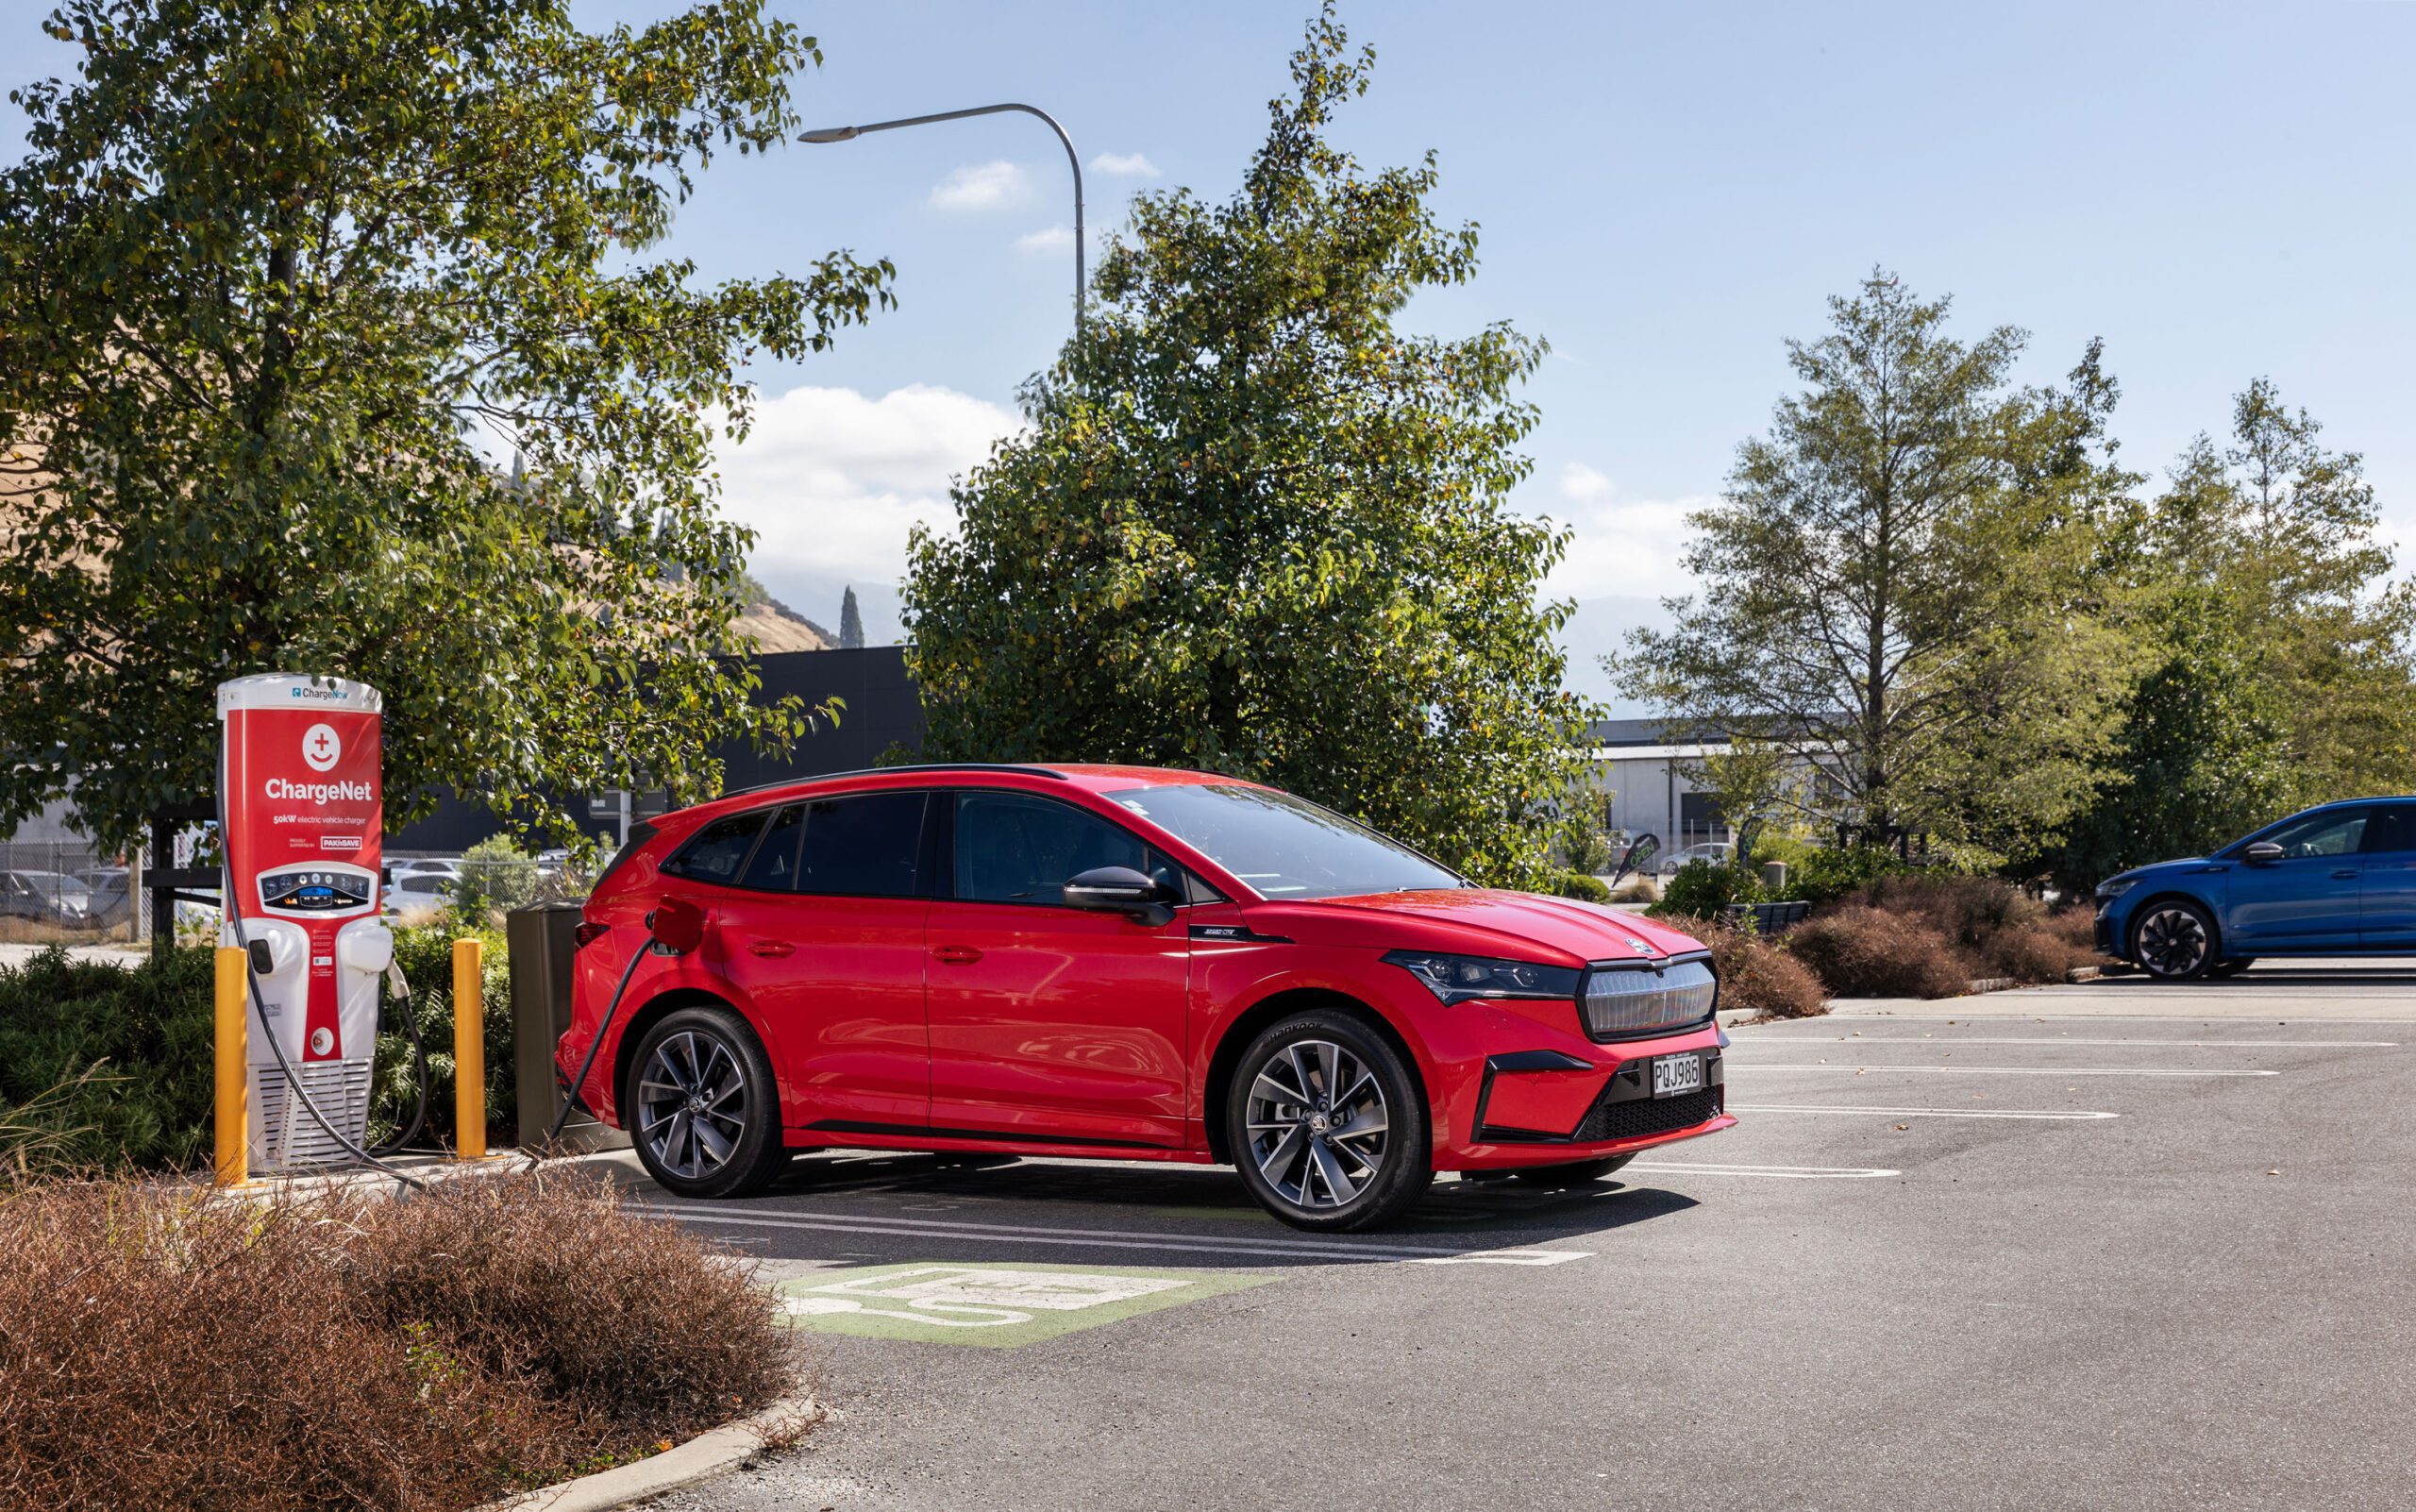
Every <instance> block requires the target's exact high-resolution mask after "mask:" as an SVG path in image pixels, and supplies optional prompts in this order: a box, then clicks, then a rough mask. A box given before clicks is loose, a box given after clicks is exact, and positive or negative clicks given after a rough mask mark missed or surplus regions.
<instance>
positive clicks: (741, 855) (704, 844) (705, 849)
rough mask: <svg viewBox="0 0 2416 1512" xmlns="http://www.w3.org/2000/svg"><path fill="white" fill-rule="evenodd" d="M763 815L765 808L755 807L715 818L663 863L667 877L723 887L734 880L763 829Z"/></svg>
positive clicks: (745, 863)
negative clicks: (741, 812)
mask: <svg viewBox="0 0 2416 1512" xmlns="http://www.w3.org/2000/svg"><path fill="white" fill-rule="evenodd" d="M766 816H767V811H766V810H763V809H755V810H753V811H751V812H749V813H746V814H730V815H723V816H722V817H721V818H718V819H715V820H714V821H713V823H711V824H708V825H706V826H705V827H704V828H703V829H702V830H699V831H697V832H696V838H695V839H693V840H690V841H689V842H688V843H687V844H686V845H684V846H682V847H680V848H679V854H678V855H676V856H674V857H672V858H671V859H670V860H669V861H666V862H664V863H663V870H664V871H665V872H666V873H668V874H670V875H671V876H674V877H686V878H688V879H690V880H691V881H694V882H720V883H721V884H722V885H724V886H728V885H730V883H732V882H736V881H738V868H740V867H741V866H744V865H747V853H748V852H749V851H751V850H753V849H754V848H755V837H756V836H757V835H759V834H761V833H762V832H763V820H764V818H765V817H766Z"/></svg>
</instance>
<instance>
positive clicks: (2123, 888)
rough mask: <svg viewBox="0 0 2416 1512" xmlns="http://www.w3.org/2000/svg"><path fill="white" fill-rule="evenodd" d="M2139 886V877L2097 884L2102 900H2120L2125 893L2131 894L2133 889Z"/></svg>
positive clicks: (2122, 878)
mask: <svg viewBox="0 0 2416 1512" xmlns="http://www.w3.org/2000/svg"><path fill="white" fill-rule="evenodd" d="M2138 885H2139V879H2138V878H2137V877H2116V878H2114V879H2112V880H2111V881H2109V882H2099V883H2098V884H2097V896H2098V897H2100V898H2120V897H2122V895H2123V894H2124V893H2127V892H2129V891H2130V890H2131V889H2132V888H2134V887H2137V886H2138Z"/></svg>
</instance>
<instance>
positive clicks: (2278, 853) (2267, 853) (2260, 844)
mask: <svg viewBox="0 0 2416 1512" xmlns="http://www.w3.org/2000/svg"><path fill="white" fill-rule="evenodd" d="M2283 854H2284V852H2283V850H2282V848H2281V847H2280V846H2277V845H2275V844H2274V843H2273V841H2271V840H2259V841H2257V843H2256V844H2255V845H2253V846H2250V847H2249V848H2247V849H2245V850H2243V851H2241V852H2240V859H2241V860H2243V861H2245V862H2247V863H2248V864H2249V865H2252V866H2265V865H2272V864H2273V863H2274V862H2276V861H2279V860H2281V859H2282V856H2283Z"/></svg>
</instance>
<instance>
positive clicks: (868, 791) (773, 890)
mask: <svg viewBox="0 0 2416 1512" xmlns="http://www.w3.org/2000/svg"><path fill="white" fill-rule="evenodd" d="M992 791H1003V790H999V789H993V790H992ZM937 793H938V790H937V789H933V788H927V787H862V788H857V789H855V790H854V791H852V792H847V793H798V794H793V795H791V796H790V797H789V798H786V799H784V800H782V801H780V802H777V803H766V804H763V805H761V806H759V807H756V808H752V809H733V810H731V811H730V813H728V814H720V815H714V816H713V818H710V819H707V820H706V821H705V822H704V823H703V824H700V825H698V826H697V827H696V831H695V832H693V833H691V834H690V835H689V836H688V838H687V839H685V840H682V841H681V842H679V849H677V850H674V851H673V852H672V853H671V854H670V855H668V856H666V857H664V858H663V865H661V866H660V867H658V868H657V869H658V870H659V871H661V872H662V873H663V876H665V877H669V878H671V879H673V880H674V881H676V882H687V883H689V884H691V885H693V886H697V887H724V888H728V889H729V890H730V891H731V892H733V893H747V894H748V895H750V896H752V897H756V898H862V899H867V900H870V901H876V902H878V901H882V900H898V899H929V898H931V889H930V887H929V886H928V885H927V884H926V882H925V881H924V872H925V867H926V864H927V862H928V861H929V858H930V849H931V829H932V825H931V799H932V798H933V797H935V796H936V795H937ZM884 794H906V795H912V796H914V797H918V798H922V799H923V817H922V821H921V824H920V830H919V834H918V836H917V839H916V842H915V857H914V891H913V892H908V893H817V892H808V891H807V890H806V889H804V888H802V887H753V886H749V885H747V882H746V881H745V878H746V876H747V872H748V871H750V870H752V869H753V867H754V865H755V855H756V852H757V851H760V850H762V849H763V838H764V836H766V835H768V834H770V833H771V832H772V820H773V819H774V818H775V817H776V816H778V815H779V814H780V810H782V809H791V808H795V809H808V810H810V809H812V807H813V806H814V804H816V803H830V802H836V801H837V800H839V799H841V798H879V797H881V796H882V795H884ZM949 812H950V814H951V815H953V813H954V805H953V804H951V805H949ZM749 814H757V815H763V817H761V818H760V819H758V820H757V821H756V824H755V838H754V839H753V840H752V841H750V842H748V844H747V854H746V856H745V857H744V858H742V859H741V860H740V861H739V863H738V870H737V873H736V877H737V879H738V880H735V881H731V882H715V881H714V880H713V879H712V878H710V877H691V876H688V875H687V874H685V873H683V872H678V871H674V870H672V869H671V868H672V867H673V866H674V865H677V864H678V862H679V858H680V857H681V856H683V855H685V854H686V853H687V851H688V848H689V847H690V846H693V845H695V844H696V842H697V841H698V840H699V839H701V838H703V836H704V832H706V831H707V830H710V829H712V828H713V826H714V825H716V824H719V823H721V822H722V820H724V819H735V818H742V817H744V816H745V815H749ZM813 828H814V823H813V819H812V817H811V816H810V815H809V816H808V818H807V821H806V823H805V825H804V827H803V831H804V832H810V831H812V830H813ZM804 832H800V833H799V834H798V836H797V842H798V845H799V847H800V848H802V846H803V844H804V841H805V833H804ZM800 853H801V852H800ZM800 865H802V862H801V861H800ZM799 875H802V873H801V872H800V873H799ZM598 885H599V886H600V885H601V883H600V882H599V883H598Z"/></svg>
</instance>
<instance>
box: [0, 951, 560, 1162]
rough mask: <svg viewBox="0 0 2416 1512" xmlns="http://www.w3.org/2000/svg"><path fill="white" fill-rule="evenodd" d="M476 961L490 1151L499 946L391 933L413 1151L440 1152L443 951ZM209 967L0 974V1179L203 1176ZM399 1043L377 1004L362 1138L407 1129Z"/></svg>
mask: <svg viewBox="0 0 2416 1512" xmlns="http://www.w3.org/2000/svg"><path fill="white" fill-rule="evenodd" d="M463 933H472V934H476V935H477V936H478V938H480V939H481V940H482V941H483V942H484V943H485V946H486V962H485V981H484V983H482V987H481V992H482V996H483V997H484V999H485V1004H484V1006H485V1010H486V1012H485V1023H484V1025H483V1028H484V1032H485V1037H486V1084H487V1118H488V1130H489V1138H490V1142H491V1143H496V1142H501V1139H502V1138H505V1137H508V1136H509V1135H510V1134H511V1133H512V1128H513V1124H514V1117H515V1113H514V1103H513V1099H512V994H511V982H512V975H511V965H510V962H509V961H508V959H507V958H506V956H505V953H504V943H503V937H502V936H501V935H500V934H496V933H494V932H489V931H466V932H465V931H461V930H460V929H458V928H455V927H452V926H448V925H446V924H444V923H437V924H431V925H427V926H423V927H420V928H414V929H405V930H397V931H395V932H394V948H395V957H396V959H397V960H399V961H400V962H401V963H402V966H403V974H404V976H405V978H406V979H407V980H409V982H410V983H411V1002H412V1016H413V1017H414V1018H415V1019H416V1020H417V1022H418V1024H419V1026H420V1033H421V1035H422V1037H423V1039H424V1041H425V1043H426V1045H427V1047H428V1119H427V1122H426V1124H425V1126H424V1127H423V1128H422V1130H421V1132H420V1134H419V1137H418V1138H417V1139H416V1140H414V1141H413V1143H414V1145H428V1146H431V1147H433V1146H435V1145H439V1144H442V1145H445V1146H450V1145H452V1144H453V1143H454V1142H455V1137H454V1134H455V1131H454V1122H453V1070H454V1060H453V959H452V954H453V940H454V939H455V938H456V937H457V936H458V935H461V934H463ZM212 976H213V971H212V966H211V960H210V950H208V949H195V948H193V947H182V948H179V949H175V950H172V951H170V952H168V954H167V955H166V956H165V957H164V958H160V959H157V960H151V959H146V960H144V961H143V963H142V964H140V965H135V966H120V965H117V964H115V963H111V962H95V961H80V960H76V959H74V958H72V957H70V956H69V955H68V954H67V952H66V951H65V950H64V949H48V950H44V951H42V953H41V954H40V955H37V956H35V957H34V958H33V959H32V960H30V961H28V962H27V963H25V965H24V966H15V967H8V966H0V1173H6V1172H15V1173H19V1174H23V1173H25V1172H29V1171H30V1172H35V1173H40V1172H45V1171H60V1170H82V1171H102V1170H116V1169H123V1168H135V1169H144V1170H166V1169H182V1168H193V1167H199V1166H203V1165H207V1164H208V1163H209V1160H210V1146H211V1122H212V1119H211V1100H212V1096H213V1086H214V1083H213V1080H212V1074H211V1057H212V1054H213V1038H214V1026H213V1023H212V1019H211V1012H210V994H211V990H212V987H211V983H212ZM412 1090H413V1076H412V1067H411V1042H410V1040H409V1039H408V1038H406V1037H405V1035H404V1033H403V1030H402V1024H401V1016H400V1014H399V1013H398V1012H397V1009H396V1006H395V1004H394V1003H393V1002H392V1001H389V1002H388V1003H387V1005H386V1009H385V1019H384V1032H383V1033H380V1034H379V1035H378V1037H377V1083H376V1086H375V1088H374V1090H373V1092H372V1101H371V1104H370V1136H371V1138H372V1139H373V1140H377V1139H385V1138H388V1137H390V1136H391V1135H392V1134H394V1130H395V1129H396V1128H397V1127H399V1125H400V1123H401V1122H402V1120H404V1119H406V1118H408V1117H411V1095H412Z"/></svg>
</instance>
